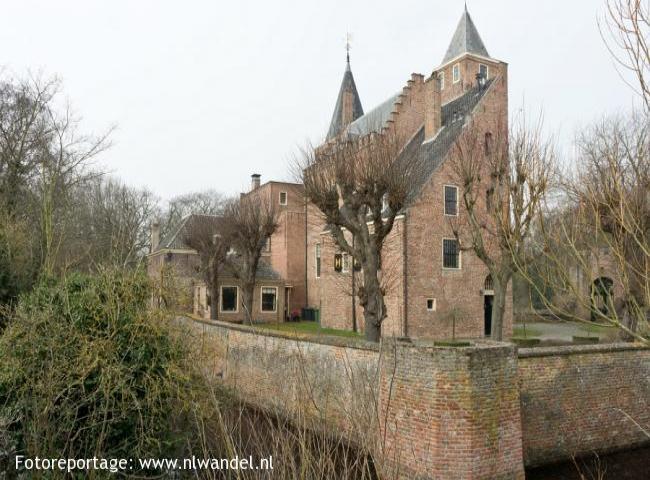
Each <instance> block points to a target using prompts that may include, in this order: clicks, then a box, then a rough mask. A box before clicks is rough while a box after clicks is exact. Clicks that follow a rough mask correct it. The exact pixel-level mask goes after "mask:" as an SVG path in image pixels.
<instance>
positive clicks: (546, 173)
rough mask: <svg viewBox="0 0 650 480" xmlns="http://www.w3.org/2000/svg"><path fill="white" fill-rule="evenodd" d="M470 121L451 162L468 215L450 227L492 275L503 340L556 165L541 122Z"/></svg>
mask: <svg viewBox="0 0 650 480" xmlns="http://www.w3.org/2000/svg"><path fill="white" fill-rule="evenodd" d="M493 126H494V125H484V124H481V123H478V122H473V123H471V124H470V125H469V126H468V127H467V128H466V129H465V131H464V132H463V133H462V134H461V136H460V137H459V139H458V140H457V141H456V144H455V145H454V147H453V149H452V152H451V155H452V166H453V170H454V173H455V175H456V176H457V180H458V183H459V184H460V185H461V195H462V199H463V205H464V207H465V211H466V215H463V216H461V217H459V220H458V221H455V222H453V224H452V228H453V230H454V233H455V235H456V237H457V239H458V240H459V243H460V245H461V248H464V249H468V250H472V251H473V252H474V254H476V256H477V257H478V258H479V259H480V260H481V261H482V262H483V263H484V264H485V266H486V267H487V269H488V271H489V272H490V277H491V279H492V284H493V289H494V305H493V308H492V337H493V338H495V339H497V340H501V339H502V338H503V316H504V313H505V308H506V297H507V291H508V285H509V284H510V281H511V279H512V276H513V274H514V273H515V271H516V268H517V267H516V265H517V262H516V259H517V258H521V257H522V256H523V254H524V249H525V246H526V242H527V240H528V237H529V235H530V232H531V228H532V227H533V223H534V220H535V219H536V216H537V215H538V213H539V210H540V206H541V204H542V201H543V199H544V197H545V195H546V193H547V189H548V186H549V179H550V175H551V172H552V168H553V164H554V151H553V147H552V144H551V142H550V141H548V140H545V139H543V137H542V133H541V129H542V127H541V122H539V123H538V124H537V125H535V126H534V127H533V128H528V125H527V124H526V120H525V119H524V117H523V116H522V117H520V118H519V119H518V120H517V121H516V122H515V123H514V124H513V126H512V127H511V129H510V135H509V136H508V132H507V130H506V129H505V128H498V126H497V128H495V129H494V132H493V131H492V128H490V127H493Z"/></svg>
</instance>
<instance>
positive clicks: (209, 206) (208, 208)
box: [160, 190, 225, 237]
mask: <svg viewBox="0 0 650 480" xmlns="http://www.w3.org/2000/svg"><path fill="white" fill-rule="evenodd" d="M224 203H225V198H224V196H223V195H222V194H221V193H220V192H217V191H216V190H205V191H201V192H191V193H186V194H183V195H179V196H177V197H174V198H172V199H171V200H170V201H169V203H168V205H167V208H166V209H165V211H164V212H163V215H162V222H161V226H160V234H161V235H162V236H163V237H164V236H165V235H167V234H168V233H169V232H170V230H171V229H173V228H175V227H176V226H177V225H178V224H179V222H180V221H181V219H182V218H184V217H186V216H188V215H190V214H200V215H220V214H221V213H222V210H223V207H224Z"/></svg>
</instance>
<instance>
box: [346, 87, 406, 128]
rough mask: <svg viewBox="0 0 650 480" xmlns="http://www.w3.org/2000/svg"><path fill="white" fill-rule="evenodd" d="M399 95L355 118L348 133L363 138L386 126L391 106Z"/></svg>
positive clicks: (391, 109)
mask: <svg viewBox="0 0 650 480" xmlns="http://www.w3.org/2000/svg"><path fill="white" fill-rule="evenodd" d="M400 93H401V92H400ZM400 93H396V94H395V95H393V96H392V97H390V98H388V99H387V100H385V101H384V102H383V103H380V104H379V105H377V106H376V107H375V108H373V109H372V110H370V111H369V112H368V113H366V114H365V115H363V116H362V117H359V118H357V119H356V120H355V121H354V122H352V123H351V124H350V126H349V127H348V130H347V131H348V133H350V134H352V135H362V136H363V135H367V134H369V133H370V132H379V131H381V129H382V127H384V126H385V125H386V120H388V118H389V116H390V113H391V112H392V111H393V106H394V105H395V102H396V101H397V99H398V97H399V96H400Z"/></svg>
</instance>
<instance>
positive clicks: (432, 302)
mask: <svg viewBox="0 0 650 480" xmlns="http://www.w3.org/2000/svg"><path fill="white" fill-rule="evenodd" d="M427 310H428V311H429V312H435V311H436V299H435V298H427Z"/></svg>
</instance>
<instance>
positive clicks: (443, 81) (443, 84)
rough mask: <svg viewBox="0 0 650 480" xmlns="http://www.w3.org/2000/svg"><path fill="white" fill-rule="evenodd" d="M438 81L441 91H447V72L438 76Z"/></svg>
mask: <svg viewBox="0 0 650 480" xmlns="http://www.w3.org/2000/svg"><path fill="white" fill-rule="evenodd" d="M438 79H439V80H440V90H444V89H445V72H440V73H439V74H438Z"/></svg>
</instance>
